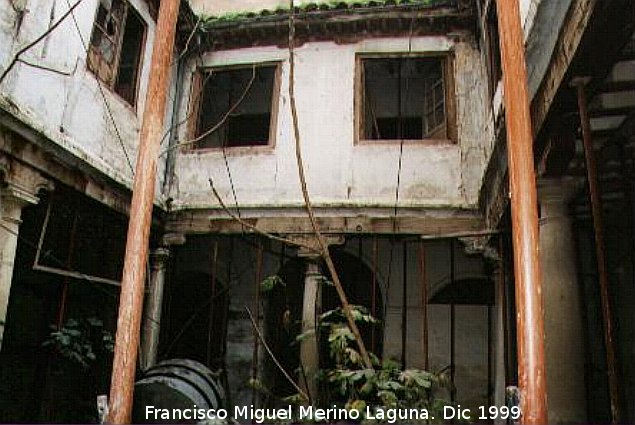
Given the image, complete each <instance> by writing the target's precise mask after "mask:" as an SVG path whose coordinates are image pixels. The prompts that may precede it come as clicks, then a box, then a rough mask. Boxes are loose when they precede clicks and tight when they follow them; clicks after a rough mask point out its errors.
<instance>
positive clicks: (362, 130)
mask: <svg viewBox="0 0 635 425" xmlns="http://www.w3.org/2000/svg"><path fill="white" fill-rule="evenodd" d="M360 62H361V63H360V71H361V72H360V75H359V79H360V87H361V91H359V92H358V93H359V98H358V100H359V102H358V104H359V107H358V117H359V118H360V119H359V122H360V127H359V139H360V140H422V139H450V138H451V137H450V131H449V122H450V119H449V118H450V117H449V116H450V115H451V114H450V112H451V107H450V106H451V102H449V101H448V95H447V93H448V86H449V81H448V80H449V79H448V78H447V77H446V75H448V72H447V63H448V60H447V58H445V57H411V56H408V57H406V56H404V57H389V58H362V59H360Z"/></svg>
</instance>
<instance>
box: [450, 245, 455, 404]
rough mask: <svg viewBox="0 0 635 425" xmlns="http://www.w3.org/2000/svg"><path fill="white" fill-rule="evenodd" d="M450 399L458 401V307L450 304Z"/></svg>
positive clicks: (451, 255)
mask: <svg viewBox="0 0 635 425" xmlns="http://www.w3.org/2000/svg"><path fill="white" fill-rule="evenodd" d="M454 261H455V259H454V239H450V287H453V286H454V281H455V278H454ZM450 382H451V383H452V387H451V388H450V401H452V402H455V401H456V384H455V382H456V307H455V305H454V300H452V302H451V304H450Z"/></svg>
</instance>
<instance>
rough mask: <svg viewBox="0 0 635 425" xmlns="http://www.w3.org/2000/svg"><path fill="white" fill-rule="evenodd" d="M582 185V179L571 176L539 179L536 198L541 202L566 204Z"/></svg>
mask: <svg viewBox="0 0 635 425" xmlns="http://www.w3.org/2000/svg"><path fill="white" fill-rule="evenodd" d="M583 185H584V180H583V179H579V178H573V177H561V178H544V179H539V180H538V185H537V189H538V200H539V202H540V203H542V204H555V203H558V204H567V203H568V202H569V201H571V199H572V198H573V197H574V196H575V194H576V193H578V191H579V190H580V189H581V188H582V187H583Z"/></svg>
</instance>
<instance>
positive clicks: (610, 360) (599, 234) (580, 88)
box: [574, 79, 620, 423]
mask: <svg viewBox="0 0 635 425" xmlns="http://www.w3.org/2000/svg"><path fill="white" fill-rule="evenodd" d="M574 84H575V86H576V89H577V92H578V109H579V112H580V126H581V127H582V142H583V144H584V157H585V160H586V169H587V181H588V183H589V196H590V198H591V213H592V216H593V230H594V233H595V257H596V261H597V268H598V280H599V284H600V302H601V304H602V319H603V325H604V344H605V345H606V367H607V369H608V380H609V398H610V401H611V422H612V423H617V422H618V421H619V417H620V405H619V393H618V382H617V367H616V363H617V360H616V358H615V340H614V338H613V315H612V312H611V300H610V295H609V281H608V273H607V270H606V254H605V249H604V228H603V227H604V226H603V219H602V200H601V199H600V192H599V188H598V176H597V163H596V160H595V152H594V151H593V139H592V136H591V124H590V121H589V114H588V110H587V102H586V94H585V89H584V85H585V83H584V81H582V79H578V80H577V81H575V82H574Z"/></svg>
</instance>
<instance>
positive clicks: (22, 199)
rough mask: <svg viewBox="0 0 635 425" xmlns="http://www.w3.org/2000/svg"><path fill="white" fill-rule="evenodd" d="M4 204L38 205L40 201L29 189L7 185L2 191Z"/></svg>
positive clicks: (0, 192)
mask: <svg viewBox="0 0 635 425" xmlns="http://www.w3.org/2000/svg"><path fill="white" fill-rule="evenodd" d="M0 197H1V201H0V202H2V203H4V202H7V201H8V202H12V203H14V204H18V205H21V206H26V205H29V204H31V205H34V204H37V203H38V202H39V201H40V199H39V198H38V197H37V195H36V194H35V193H33V192H32V191H31V190H30V189H29V188H26V187H23V186H20V185H18V184H15V183H6V187H3V188H2V189H1V190H0Z"/></svg>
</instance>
